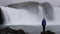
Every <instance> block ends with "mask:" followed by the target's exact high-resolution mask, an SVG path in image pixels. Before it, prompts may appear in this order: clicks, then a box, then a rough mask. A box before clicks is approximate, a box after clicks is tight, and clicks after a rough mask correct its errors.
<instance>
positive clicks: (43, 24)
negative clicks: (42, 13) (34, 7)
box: [41, 18, 56, 34]
mask: <svg viewBox="0 0 60 34" xmlns="http://www.w3.org/2000/svg"><path fill="white" fill-rule="evenodd" d="M45 26H46V20H45V19H44V18H43V20H42V27H43V31H42V32H41V34H56V33H55V32H52V31H50V30H47V31H45Z"/></svg>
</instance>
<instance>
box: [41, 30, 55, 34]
mask: <svg viewBox="0 0 60 34" xmlns="http://www.w3.org/2000/svg"><path fill="white" fill-rule="evenodd" d="M41 34H56V33H55V32H52V31H50V30H48V31H45V32H41Z"/></svg>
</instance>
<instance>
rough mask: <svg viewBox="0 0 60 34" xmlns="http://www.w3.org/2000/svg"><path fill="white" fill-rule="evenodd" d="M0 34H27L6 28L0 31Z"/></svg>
mask: <svg viewBox="0 0 60 34" xmlns="http://www.w3.org/2000/svg"><path fill="white" fill-rule="evenodd" d="M0 34H27V33H25V32H24V30H22V29H20V30H13V29H11V28H9V27H6V28H4V29H1V30H0Z"/></svg>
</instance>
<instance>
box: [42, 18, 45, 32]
mask: <svg viewBox="0 0 60 34" xmlns="http://www.w3.org/2000/svg"><path fill="white" fill-rule="evenodd" d="M45 26H46V20H45V19H44V18H43V20H42V27H43V31H45Z"/></svg>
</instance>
